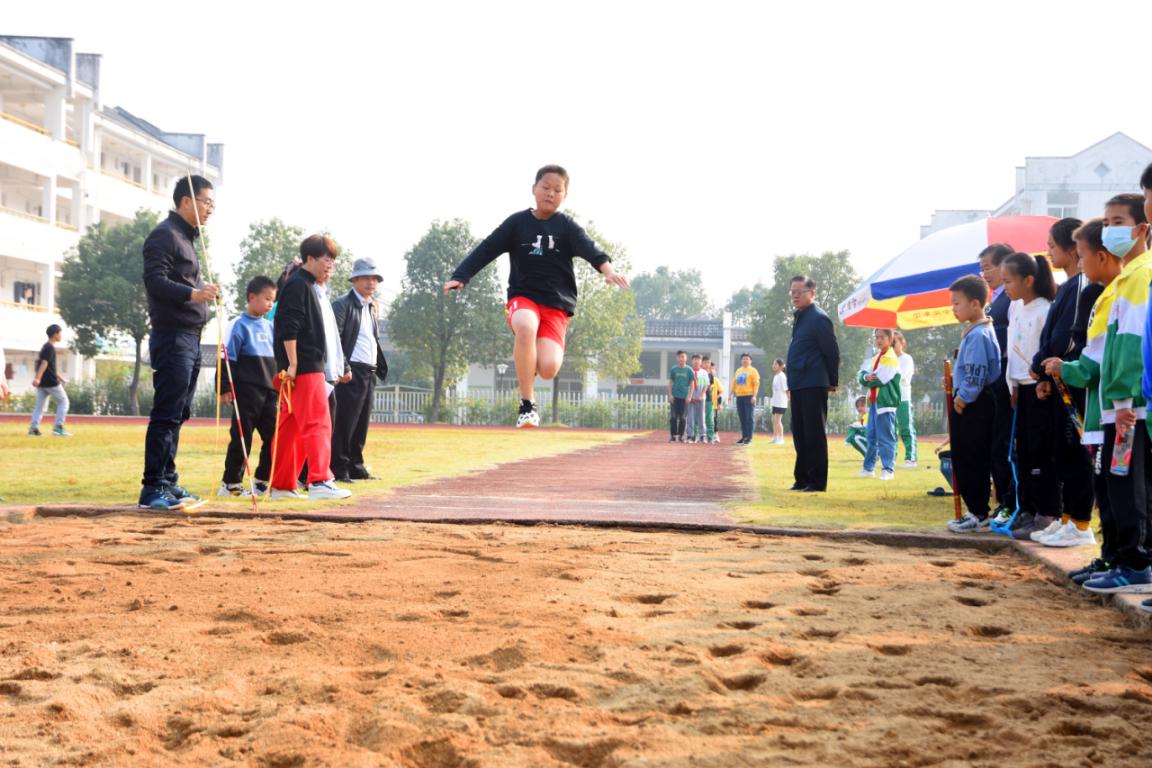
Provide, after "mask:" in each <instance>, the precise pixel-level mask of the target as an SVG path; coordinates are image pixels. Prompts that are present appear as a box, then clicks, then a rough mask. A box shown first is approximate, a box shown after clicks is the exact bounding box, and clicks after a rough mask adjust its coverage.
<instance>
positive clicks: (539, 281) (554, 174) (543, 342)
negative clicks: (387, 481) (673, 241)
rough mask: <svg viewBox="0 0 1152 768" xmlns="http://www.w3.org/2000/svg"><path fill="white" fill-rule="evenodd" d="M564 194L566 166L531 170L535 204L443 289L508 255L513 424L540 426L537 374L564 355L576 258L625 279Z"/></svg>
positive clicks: (508, 222) (550, 371)
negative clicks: (516, 390) (572, 213)
mask: <svg viewBox="0 0 1152 768" xmlns="http://www.w3.org/2000/svg"><path fill="white" fill-rule="evenodd" d="M567 195H568V171H566V170H564V169H563V168H561V167H560V166H559V165H546V166H544V167H543V168H541V169H540V170H538V171H536V183H535V184H533V185H532V196H533V198H535V201H536V207H535V208H529V209H527V210H524V211H519V212H517V213H514V214H512V215H511V216H509V217H508V218H507V219H505V220H504V223H502V224H501V225H500V226H499V227H497V228H496V230H495V231H494V232H493V233H492V234H490V235H488V237H486V238H484V240H483V242H481V243H480V244H479V245H477V246H476V247H475V248H473V249H472V252H471V253H470V254H468V257H467V258H466V259H464V261H462V262H461V263H460V266H458V267H456V271H455V272H453V273H452V277H451V278H450V279H449V280H448V282H446V283H444V293H445V294H447V293H449V292H451V291H462V290H464V287H465V286H466V285H467V284H468V281H469V280H471V279H472V277H473V276H474V275H475V274H476V273H477V272H479V271H480V270H481V269H483V268H484V267H486V266H487V265H488V264H490V263H492V261H494V260H495V259H496V257H498V256H500V254H502V253H507V254H508V256H509V259H510V260H511V269H510V271H509V273H508V304H507V307H506V308H505V309H506V312H507V315H508V327H510V328H511V329H512V335H513V336H514V337H515V347H514V350H513V355H512V359H513V363H515V365H516V379H517V381H518V383H519V385H520V411H519V413H518V414H517V416H516V427H517V428H523V427H538V426H540V411H539V409H538V408H537V407H536V394H535V392H536V376H537V374H539V376H540V377H541V378H543V379H554V378H556V374H557V373H559V372H560V366H561V364H562V363H563V362H564V337H565V333H566V332H567V329H568V318H570V317H571V316H572V315H573V314H575V312H576V270H575V267H574V266H573V263H572V262H573V259H575V258H576V257H580V258H582V259H584V260H585V261H587V262H588V263H589V264H591V265H592V268H593V269H595V270H596V271H597V272H599V273H600V274H601V275H603V276H604V280H606V281H607V282H608V283H610V284H612V285H617V286H619V287H621V288H627V287H628V280H627V278H625V277H624V276H623V275H620V274H617V272H616V270H615V269H613V268H612V260H611V259H610V258H609V256H608V254H607V253H605V252H604V249H603V248H601V247H600V246H599V245H597V244H596V241H594V240H593V239H592V238H591V237H589V236H588V233H587V232H585V231H584V228H583V227H581V226H580V225H579V224H577V223H576V220H575V219H572V218H571V217H569V216H567V215H565V214H564V213H561V212H560V206H561V205H563V203H564V198H565V197H567Z"/></svg>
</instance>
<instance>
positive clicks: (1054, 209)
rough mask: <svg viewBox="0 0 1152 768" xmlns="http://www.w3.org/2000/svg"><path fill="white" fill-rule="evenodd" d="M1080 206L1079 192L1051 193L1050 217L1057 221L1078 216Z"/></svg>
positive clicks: (1049, 203) (1049, 198) (1049, 201)
mask: <svg viewBox="0 0 1152 768" xmlns="http://www.w3.org/2000/svg"><path fill="white" fill-rule="evenodd" d="M1079 204H1080V195H1079V193H1077V192H1049V193H1048V215H1049V216H1054V217H1055V218H1057V219H1066V218H1068V217H1070V216H1076V211H1077V209H1078V206H1079Z"/></svg>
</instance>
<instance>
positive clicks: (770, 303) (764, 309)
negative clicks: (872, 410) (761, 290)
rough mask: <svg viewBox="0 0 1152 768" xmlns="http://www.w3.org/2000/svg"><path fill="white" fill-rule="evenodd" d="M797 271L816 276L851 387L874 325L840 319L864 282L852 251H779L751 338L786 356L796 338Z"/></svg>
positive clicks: (845, 382) (772, 353)
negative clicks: (793, 292)
mask: <svg viewBox="0 0 1152 768" xmlns="http://www.w3.org/2000/svg"><path fill="white" fill-rule="evenodd" d="M795 275H808V276H809V277H811V278H812V279H813V280H815V281H816V302H817V304H819V305H820V306H821V308H822V309H823V310H824V311H825V312H827V313H828V316H829V317H831V318H832V325H833V327H834V328H835V329H836V341H837V342H838V343H839V345H840V385H841V386H842V387H847V388H848V389H849V390H853V389H855V388H856V386H855V384H854V383H853V382H854V381H855V378H856V372H857V371H858V370H860V365H861V363H863V361H864V358H865V356H866V355H867V354H868V353H869V350H870V349H871V345H872V331H871V329H869V328H850V327H848V326H846V325H844V323H842V322H840V319H839V317H838V316H837V314H836V305H837V304H838V303H839V302H841V301H843V300H844V298H845V297H846V296H848V295H849V294H850V293H851V292H852V291H853V290H855V288H856V286H857V285H858V284H859V282H860V276H859V275H857V274H856V270H855V269H853V268H852V263H851V261H850V259H849V254H848V251H837V252H834V253H833V252H827V253H823V254H821V255H820V256H812V255H811V254H792V255H789V256H777V257H776V258H775V260H774V261H773V263H772V287H771V288H769V289H768V291H767V292H766V293H765V294H764V297H763V298H762V299H761V300H760V301H759V303H757V304H756V306H755V309H754V310H753V312H752V318H753V319H752V328H751V332H750V336H751V339H752V343H754V344H755V345H756V346H758V347H760V348H761V349H762V350H764V352H765V353H766V354H767V355H768V357H769V358H773V357H786V355H787V352H788V344H789V342H790V341H791V339H792V324H793V317H792V313H793V311H794V310H793V308H792V301H791V298H790V296H789V293H788V291H789V284H790V281H791V279H792V277H793V276H795Z"/></svg>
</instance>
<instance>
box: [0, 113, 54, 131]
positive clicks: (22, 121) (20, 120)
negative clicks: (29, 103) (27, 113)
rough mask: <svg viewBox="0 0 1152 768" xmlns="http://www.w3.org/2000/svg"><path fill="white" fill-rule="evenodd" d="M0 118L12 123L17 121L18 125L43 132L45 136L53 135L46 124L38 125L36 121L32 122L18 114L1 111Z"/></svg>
mask: <svg viewBox="0 0 1152 768" xmlns="http://www.w3.org/2000/svg"><path fill="white" fill-rule="evenodd" d="M0 120H7V121H9V122H11V123H16V125H19V126H23V127H24V128H27V129H28V130H30V131H36V133H40V134H43V135H45V136H51V135H52V133H51V132H50V131H49V130H48V129H47V128H45V127H44V126H42V125H36V123H30V122H28V121H27V120H25V119H23V118H20V117H16V115H11V114H8V113H7V112H0Z"/></svg>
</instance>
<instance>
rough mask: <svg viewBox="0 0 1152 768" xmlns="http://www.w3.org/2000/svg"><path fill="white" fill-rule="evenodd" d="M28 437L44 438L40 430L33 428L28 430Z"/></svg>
mask: <svg viewBox="0 0 1152 768" xmlns="http://www.w3.org/2000/svg"><path fill="white" fill-rule="evenodd" d="M28 437H43V433H42V432H41V431H40V430H39V429H36V428H35V427H33V428H32V429H29V430H28Z"/></svg>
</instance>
